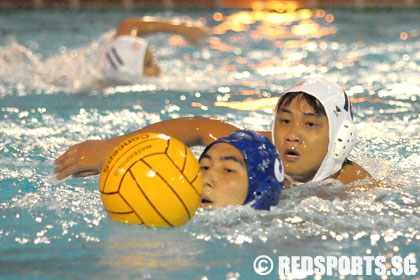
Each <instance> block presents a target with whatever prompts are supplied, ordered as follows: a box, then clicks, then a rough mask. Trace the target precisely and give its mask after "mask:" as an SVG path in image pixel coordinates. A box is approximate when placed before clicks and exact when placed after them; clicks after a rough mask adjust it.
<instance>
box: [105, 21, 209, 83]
mask: <svg viewBox="0 0 420 280" xmlns="http://www.w3.org/2000/svg"><path fill="white" fill-rule="evenodd" d="M157 32H170V33H176V34H180V35H182V36H184V37H185V38H186V39H187V40H188V41H189V42H190V43H192V44H198V43H199V42H200V40H201V39H202V38H204V37H205V36H207V35H208V29H207V28H205V27H204V26H203V25H202V24H200V23H192V22H190V21H177V20H172V21H169V20H162V19H158V18H152V17H144V18H128V19H125V20H123V21H122V22H121V23H120V24H119V27H118V29H117V31H116V34H115V38H114V39H113V40H112V41H111V42H110V43H109V44H108V45H107V46H106V49H105V52H104V56H103V61H104V63H103V65H104V67H103V69H102V73H103V75H104V78H105V79H107V80H114V81H117V82H125V83H131V82H135V81H138V79H139V78H141V77H157V76H159V74H160V72H161V70H160V67H159V66H158V63H157V61H156V59H155V58H154V57H153V54H152V51H151V49H150V47H149V43H148V42H147V41H146V40H145V39H143V38H140V37H142V36H145V35H148V34H152V33H157Z"/></svg>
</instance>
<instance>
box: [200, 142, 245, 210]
mask: <svg viewBox="0 0 420 280" xmlns="http://www.w3.org/2000/svg"><path fill="white" fill-rule="evenodd" d="M200 169H201V172H202V174H203V186H204V190H203V195H202V197H201V203H200V205H199V207H201V208H206V207H226V206H228V205H242V204H244V202H245V199H246V196H247V193H248V176H247V171H246V164H245V160H244V157H243V156H242V154H241V152H239V150H238V149H236V148H235V147H234V146H232V145H230V144H227V143H217V144H214V145H213V146H212V147H211V148H210V149H209V150H208V151H207V152H206V154H205V155H203V156H202V158H201V160H200Z"/></svg>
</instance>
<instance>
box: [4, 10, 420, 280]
mask: <svg viewBox="0 0 420 280" xmlns="http://www.w3.org/2000/svg"><path fill="white" fill-rule="evenodd" d="M216 12H221V13H222V14H223V16H224V17H223V20H221V21H216V20H214V19H213V14H214V13H216ZM143 15H152V16H159V17H164V18H190V19H194V20H205V21H206V22H207V25H208V26H209V27H211V28H212V30H213V31H214V34H212V35H211V36H210V38H208V39H207V40H205V41H204V42H203V45H202V46H201V47H199V48H197V47H193V46H189V45H188V44H186V43H185V42H184V41H182V40H181V39H180V38H179V37H177V36H172V35H169V34H158V35H153V36H149V37H148V40H149V41H150V44H151V45H152V46H153V48H154V53H155V56H156V57H157V59H158V60H159V62H160V64H161V67H162V70H163V76H162V78H161V79H160V80H153V79H148V80H144V81H142V82H141V83H139V84H137V85H132V86H116V85H114V86H109V87H105V88H102V87H98V85H97V83H96V80H97V77H98V73H97V69H96V68H95V59H96V57H95V54H96V53H97V50H98V44H99V43H100V42H102V41H103V40H105V39H106V38H109V36H112V29H113V28H115V27H116V25H117V24H118V22H119V20H122V19H124V18H125V17H128V16H143ZM332 19H333V20H332ZM419 23H420V18H419V17H418V10H416V9H414V10H408V9H393V10H389V9H388V10H357V9H335V10H328V9H327V10H325V11H324V10H313V11H312V12H310V11H308V10H303V11H295V12H292V11H291V12H289V13H284V14H275V13H269V12H261V11H260V12H254V11H251V10H204V9H192V10H182V9H179V10H150V11H147V10H133V11H128V10H86V11H76V10H38V11H32V10H11V11H8V12H7V13H6V12H5V11H0V34H2V36H0V51H1V54H2V59H0V104H1V111H0V276H1V278H2V279H115V278H116V277H119V278H121V279H203V280H204V279H264V278H266V279H279V276H278V275H276V273H275V272H272V273H271V274H270V275H268V276H258V275H257V274H256V273H255V272H254V270H253V262H254V259H255V258H256V257H258V256H259V255H268V256H270V257H272V258H273V259H274V260H275V259H276V258H277V257H278V256H329V255H332V256H366V255H369V256H380V255H381V256H386V258H387V259H388V260H389V258H390V257H391V256H393V255H401V256H403V257H405V256H408V255H414V256H415V257H416V258H417V259H418V258H419V257H418V252H419V251H420V232H419V224H420V217H419V212H420V211H419V210H420V199H419V194H420V193H419V186H420V176H419V173H418V170H419V168H420V137H419V132H420V121H419V117H420V102H419V100H420V81H419V79H418V72H419V70H420V41H419V38H420V37H419V36H420V28H419V26H420V25H419ZM158 46H159V48H158ZM22 53H24V55H23V56H22ZM6 56H7V58H6ZM311 75H324V76H325V77H327V78H328V79H330V80H332V81H335V82H337V83H339V84H340V85H342V86H344V87H345V88H346V91H347V92H348V94H349V95H350V96H351V98H352V100H353V105H354V111H355V118H356V123H357V127H358V129H359V138H358V144H357V145H356V148H355V149H354V151H353V152H352V154H351V158H352V159H354V160H355V161H356V162H358V163H359V164H361V165H362V166H364V167H365V168H366V169H367V170H368V171H369V172H370V173H371V174H372V175H373V176H374V177H376V178H378V179H379V180H383V181H385V182H387V184H388V185H389V188H384V189H375V190H369V191H366V192H360V193H352V194H350V197H349V199H348V200H340V199H338V198H336V194H337V193H338V192H340V191H343V190H348V189H349V188H350V187H351V186H335V187H326V186H325V185H324V184H305V185H302V186H299V187H296V188H292V189H289V190H283V192H282V199H281V201H280V204H279V205H278V206H277V207H276V208H275V209H274V210H273V211H270V212H257V211H255V210H252V209H250V208H248V207H229V208H227V209H207V210H199V211H198V212H197V214H196V216H195V217H194V218H193V219H192V220H191V221H190V222H189V223H188V224H187V225H185V226H183V227H179V228H173V229H150V228H145V227H141V226H126V225H122V224H119V223H116V222H113V221H111V220H110V219H108V217H107V216H106V213H105V211H104V210H103V208H102V202H101V200H100V197H99V191H98V181H99V177H98V176H93V177H88V178H84V179H67V180H64V181H57V180H55V179H54V176H53V175H52V169H53V163H52V162H53V160H54V159H55V158H57V157H58V156H59V155H60V154H61V153H62V152H64V151H65V150H66V149H68V148H69V147H70V146H71V145H73V144H75V143H78V142H80V141H84V140H86V139H105V138H109V137H112V136H116V135H120V134H124V133H127V132H131V131H133V130H136V129H138V128H140V127H143V126H145V125H148V124H151V123H154V122H157V121H160V120H165V119H168V118H176V117H184V116H192V115H205V116H209V117H218V118H221V119H224V120H227V121H231V122H234V123H236V124H238V125H242V126H245V127H247V128H251V129H269V128H270V126H271V119H272V116H271V110H272V107H273V106H274V104H273V102H274V103H275V97H276V96H278V95H279V93H280V92H282V91H283V90H285V89H287V88H288V87H290V86H292V85H293V84H294V83H296V82H297V81H298V80H300V79H301V78H303V77H306V76H311ZM257 100H259V101H260V102H257ZM261 100H264V101H266V102H265V103H262V102H261ZM273 100H274V101H273ZM193 151H194V152H195V153H196V154H198V153H199V151H200V149H198V148H194V149H193ZM418 262H419V261H418V260H417V263H418ZM418 267H419V266H418V264H417V268H418ZM293 276H294V277H295V278H299V275H293ZM417 277H418V272H417ZM312 278H313V277H312ZM315 278H316V277H315ZM319 278H322V279H324V278H325V279H328V278H332V279H336V278H339V275H338V274H337V272H335V274H334V275H332V276H324V277H318V278H316V279H319ZM341 278H344V276H342V277H341ZM345 278H346V279H347V278H350V279H370V278H372V279H378V276H375V275H373V276H368V275H363V276H360V277H358V276H353V277H345ZM382 278H383V279H414V278H415V276H404V275H403V276H396V275H389V276H386V277H382Z"/></svg>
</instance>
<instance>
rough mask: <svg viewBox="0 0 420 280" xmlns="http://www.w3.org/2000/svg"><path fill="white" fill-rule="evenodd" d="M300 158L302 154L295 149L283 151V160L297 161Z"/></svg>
mask: <svg viewBox="0 0 420 280" xmlns="http://www.w3.org/2000/svg"><path fill="white" fill-rule="evenodd" d="M299 159H300V154H299V153H298V152H297V151H296V150H295V149H287V150H285V151H284V153H283V158H282V160H283V161H285V162H295V161H297V160H299Z"/></svg>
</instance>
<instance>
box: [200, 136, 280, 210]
mask: <svg viewBox="0 0 420 280" xmlns="http://www.w3.org/2000/svg"><path fill="white" fill-rule="evenodd" d="M216 143H227V144H230V145H232V146H234V147H235V148H237V149H238V150H239V151H240V152H241V154H242V155H243V157H244V159H245V163H246V170H247V174H248V194H247V197H246V199H245V202H244V204H247V203H252V204H251V206H252V207H253V208H255V209H259V210H260V209H261V210H270V207H271V206H274V205H277V203H278V202H279V198H280V191H281V188H282V187H283V185H284V170H283V165H282V163H281V159H280V156H279V154H278V153H277V149H276V147H275V146H274V145H273V144H272V143H271V142H270V140H269V139H268V138H267V137H265V136H264V135H262V134H259V133H256V132H253V131H249V130H237V131H235V132H232V133H231V134H230V135H229V136H227V137H223V138H219V139H217V140H216V141H214V142H213V143H211V144H210V145H208V146H207V147H206V149H205V150H204V151H203V153H202V155H204V154H206V152H207V151H208V150H209V149H210V148H211V147H212V146H213V145H214V144H216ZM200 160H201V158H200Z"/></svg>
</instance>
